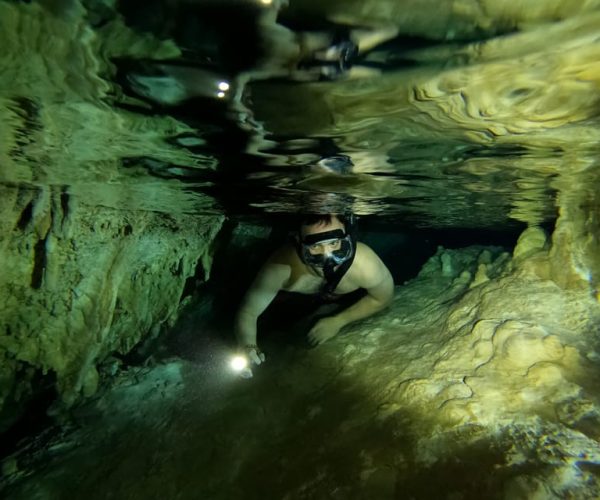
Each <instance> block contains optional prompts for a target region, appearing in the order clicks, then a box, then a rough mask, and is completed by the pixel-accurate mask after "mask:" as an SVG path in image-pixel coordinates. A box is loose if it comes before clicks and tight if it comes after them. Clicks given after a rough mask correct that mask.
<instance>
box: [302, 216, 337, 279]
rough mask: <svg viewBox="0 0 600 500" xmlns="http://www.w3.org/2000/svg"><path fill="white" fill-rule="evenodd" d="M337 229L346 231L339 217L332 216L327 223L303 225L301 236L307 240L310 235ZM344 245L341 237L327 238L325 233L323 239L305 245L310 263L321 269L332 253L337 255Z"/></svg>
mask: <svg viewBox="0 0 600 500" xmlns="http://www.w3.org/2000/svg"><path fill="white" fill-rule="evenodd" d="M336 230H340V231H341V232H342V233H344V232H345V226H344V224H343V223H342V222H341V221H340V220H339V219H338V218H337V217H332V219H331V221H330V222H327V223H317V224H312V225H310V226H303V227H302V230H301V233H300V236H301V238H302V240H305V238H306V237H308V236H318V235H319V234H322V233H328V232H330V231H336ZM342 245H343V241H342V239H341V238H337V237H334V238H327V237H326V236H325V235H324V238H323V240H319V241H317V242H315V243H313V244H311V245H305V249H306V251H307V252H308V254H309V255H306V256H305V258H306V260H308V261H309V264H312V265H311V267H315V268H316V269H319V268H321V267H322V265H323V264H324V263H325V262H326V261H328V260H329V259H330V258H331V256H332V255H335V254H336V252H339V251H340V250H342ZM317 263H318V264H317ZM319 274H321V273H319Z"/></svg>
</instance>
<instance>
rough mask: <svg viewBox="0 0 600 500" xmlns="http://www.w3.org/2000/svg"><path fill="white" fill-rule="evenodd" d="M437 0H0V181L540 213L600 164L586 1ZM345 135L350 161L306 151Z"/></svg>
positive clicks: (163, 194) (298, 202) (160, 206)
mask: <svg viewBox="0 0 600 500" xmlns="http://www.w3.org/2000/svg"><path fill="white" fill-rule="evenodd" d="M435 5H436V9H432V8H430V7H431V6H429V7H428V6H427V5H425V4H424V3H423V2H415V1H410V0H406V1H405V2H396V1H391V0H389V1H368V0H365V1H361V2H359V1H353V2H347V1H346V2H337V1H335V2H312V1H309V0H300V1H293V0H292V1H290V2H283V1H280V2H278V1H273V2H266V1H265V2H259V1H256V2H254V1H251V0H231V1H229V2H210V1H193V2H192V1H180V2H166V1H159V0H156V1H153V2H149V3H148V2H126V3H123V4H119V5H114V4H113V2H108V1H106V2H102V1H100V0H98V1H92V0H87V1H83V2H82V3H77V2H42V1H40V2H32V3H21V2H12V1H2V2H0V20H1V21H0V22H1V23H2V29H1V30H0V46H1V47H2V52H1V53H0V63H1V65H2V71H1V72H0V81H1V82H2V83H1V86H0V92H1V93H0V114H1V119H2V123H3V127H2V129H0V134H1V139H0V140H1V143H2V145H3V147H2V149H1V150H0V165H1V170H0V175H1V182H2V184H3V186H4V188H5V189H6V188H12V187H18V188H19V189H24V190H48V189H49V190H53V191H59V192H62V193H65V194H68V195H69V196H70V198H71V199H72V200H75V201H78V202H80V203H84V204H91V205H105V206H110V207H126V208H139V209H142V210H153V211H164V212H172V213H181V212H187V213H190V212H195V213H215V212H221V211H223V210H225V211H227V212H229V213H252V212H260V211H267V212H289V211H296V210H299V209H305V210H309V209H310V210H330V209H347V208H350V207H351V208H353V210H354V211H355V212H357V213H359V214H383V215H402V216H403V220H405V221H406V223H407V224H413V225H414V224H416V225H421V226H430V227H496V226H498V225H510V224H515V223H534V224H535V223H540V222H545V221H546V222H547V221H551V220H553V219H554V217H555V215H556V211H557V195H558V196H559V197H560V196H561V193H562V196H563V197H566V196H568V191H569V190H570V189H571V188H573V187H575V186H586V185H589V184H590V183H593V182H595V181H596V179H594V178H593V177H594V175H595V174H594V173H593V171H594V169H595V168H596V162H597V157H598V154H597V153H598V139H599V135H600V132H599V131H600V127H599V126H598V114H599V110H600V107H599V95H600V92H599V85H600V64H599V63H598V61H600V37H598V32H600V2H585V3H584V2H577V1H571V2H565V1H563V2H555V1H551V0H547V1H545V2H539V1H538V2H520V3H519V4H518V5H516V4H515V5H512V4H511V5H505V4H504V3H502V5H503V7H500V6H499V4H497V3H494V2H492V1H491V0H489V1H484V2H462V3H457V2H450V1H447V2H436V4H435ZM338 154H344V155H348V156H349V157H350V158H351V159H352V163H353V167H352V168H351V169H349V170H348V171H344V172H341V173H340V172H335V171H323V170H319V169H318V168H315V166H316V165H317V162H318V161H319V160H320V159H321V158H323V157H327V156H332V155H338ZM565 190H566V192H565Z"/></svg>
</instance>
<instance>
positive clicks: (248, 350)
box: [242, 344, 266, 366]
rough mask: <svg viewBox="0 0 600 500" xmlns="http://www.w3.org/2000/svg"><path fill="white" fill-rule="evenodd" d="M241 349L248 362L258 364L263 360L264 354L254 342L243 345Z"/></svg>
mask: <svg viewBox="0 0 600 500" xmlns="http://www.w3.org/2000/svg"><path fill="white" fill-rule="evenodd" d="M242 350H243V351H244V354H245V355H246V357H247V358H248V361H250V364H253V365H257V366H258V365H260V364H261V363H264V362H265V359H266V358H265V355H264V353H263V352H262V351H261V350H260V349H259V348H258V346H257V345H256V344H249V345H245V346H243V347H242Z"/></svg>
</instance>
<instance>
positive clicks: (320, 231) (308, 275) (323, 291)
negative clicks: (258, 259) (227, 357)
mask: <svg viewBox="0 0 600 500" xmlns="http://www.w3.org/2000/svg"><path fill="white" fill-rule="evenodd" d="M353 225H354V223H353V217H352V216H350V217H344V216H341V215H340V216H337V215H329V214H327V215H307V216H305V217H304V218H303V219H302V220H301V222H300V225H299V228H298V231H297V234H296V235H295V237H294V239H293V241H290V242H288V243H286V244H285V245H283V246H282V247H280V248H279V249H278V250H276V251H275V252H274V253H273V254H272V255H271V256H270V257H269V258H268V259H267V261H266V263H265V264H264V265H263V266H262V267H261V269H260V270H259V272H258V274H257V276H256V278H255V279H254V281H253V283H252V285H251V286H250V288H249V290H248V291H247V292H246V294H245V296H244V298H243V300H242V302H241V305H240V307H239V309H238V311H237V314H236V318H235V333H236V338H237V341H238V344H239V347H240V349H241V350H243V351H244V352H245V354H246V356H247V357H248V358H249V360H250V361H251V362H252V363H254V364H257V365H259V364H261V363H262V362H263V361H264V360H265V356H264V354H263V353H262V352H261V350H260V349H259V347H258V343H257V321H258V318H259V316H260V315H261V314H262V313H263V312H264V311H265V309H267V307H268V306H269V305H270V304H271V303H272V302H273V301H274V299H275V297H276V296H277V295H278V294H279V293H280V292H295V293H299V294H304V295H318V297H319V298H320V299H322V301H323V303H326V302H331V301H335V300H336V299H338V298H340V297H341V296H343V295H347V294H350V293H352V292H355V291H357V290H359V289H362V290H364V294H363V296H362V297H361V298H360V299H359V300H358V301H356V302H355V303H353V304H352V305H350V306H349V307H347V308H345V309H343V310H342V311H340V312H337V313H336V314H334V315H332V316H328V317H325V318H321V319H320V320H318V321H317V322H316V324H315V325H314V326H313V327H312V328H311V329H310V331H309V332H308V340H309V342H310V344H311V345H318V344H320V343H322V342H325V341H326V340H328V339H330V338H332V337H334V336H335V335H336V334H337V333H338V332H339V331H340V330H341V329H342V328H343V327H344V326H345V325H347V324H349V323H352V322H354V321H357V320H360V319H363V318H366V317H368V316H371V315H373V314H375V313H376V312H378V311H381V310H382V309H384V308H385V307H386V306H388V305H389V303H390V302H391V300H392V297H393V293H394V281H393V279H392V275H391V274H390V271H389V270H388V268H387V267H386V266H385V264H384V263H383V262H382V261H381V259H380V258H379V257H378V256H377V254H376V253H375V252H374V251H373V250H371V248H369V247H368V246H367V245H365V244H363V243H360V242H357V241H356V240H355V237H354V234H353ZM276 306H277V304H276V303H273V306H272V307H276Z"/></svg>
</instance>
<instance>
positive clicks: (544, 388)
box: [6, 239, 600, 499]
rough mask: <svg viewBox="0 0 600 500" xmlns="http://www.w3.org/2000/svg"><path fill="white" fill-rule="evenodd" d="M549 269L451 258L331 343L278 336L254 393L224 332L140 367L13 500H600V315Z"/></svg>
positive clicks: (441, 253) (492, 250)
mask: <svg viewBox="0 0 600 500" xmlns="http://www.w3.org/2000/svg"><path fill="white" fill-rule="evenodd" d="M520 245H521V246H520V247H519V246H517V248H516V249H515V252H514V255H517V256H518V254H519V253H520V252H521V251H523V250H524V249H525V248H526V245H527V243H525V241H524V240H523V239H522V240H521V242H520ZM537 255H538V257H539V258H542V257H543V251H542V253H540V252H538V253H537ZM537 265H538V267H537V268H535V267H534V266H532V265H531V264H526V263H524V262H521V263H519V260H518V257H513V256H511V255H510V254H509V253H507V252H505V251H503V250H502V248H500V247H482V246H473V247H467V248H464V249H457V250H444V249H442V248H440V249H439V250H438V252H437V253H436V254H435V255H434V256H433V257H431V259H430V260H429V261H428V262H427V263H426V265H425V266H424V267H423V269H422V270H421V272H420V273H419V275H418V276H417V277H416V278H414V279H412V280H411V281H409V282H407V283H406V284H405V285H403V286H399V287H397V289H396V293H395V297H394V301H393V305H392V306H391V307H390V309H389V310H388V311H386V312H383V313H380V314H379V315H377V316H374V317H372V318H370V319H368V320H364V321H362V322H360V323H357V324H355V325H353V326H350V327H348V328H347V329H346V330H345V331H344V332H343V334H341V335H339V336H337V337H336V338H334V339H332V340H331V341H330V342H328V343H326V344H323V345H321V346H319V347H318V348H316V349H307V348H306V347H303V346H299V345H298V344H297V343H293V342H292V343H286V342H285V341H283V342H282V341H281V339H277V338H276V337H274V336H273V335H272V336H270V337H269V338H270V339H271V340H270V342H269V343H268V344H267V345H266V346H265V348H264V349H265V352H266V353H267V356H268V361H267V362H266V363H265V364H264V365H262V366H261V367H260V369H257V370H256V371H255V376H254V377H253V378H252V379H248V380H245V379H240V378H239V377H238V376H236V375H235V374H234V373H233V372H231V371H230V370H229V367H228V358H229V356H230V354H231V349H230V346H228V345H227V344H226V343H225V342H224V341H223V340H222V339H220V340H219V334H218V332H212V334H210V333H208V334H207V337H208V338H211V337H212V338H213V341H212V342H209V343H205V344H204V345H203V346H202V349H200V350H198V352H197V353H189V352H188V356H187V357H188V359H182V358H177V357H172V356H171V357H164V358H163V359H157V360H155V361H154V362H151V363H149V364H148V366H145V367H144V366H131V367H129V368H128V369H127V370H124V371H122V372H120V373H119V374H118V375H117V378H116V379H115V380H114V381H113V383H112V384H111V385H110V386H108V387H106V388H105V389H101V390H100V391H99V393H98V395H97V396H96V397H94V398H93V399H92V400H91V401H89V402H88V403H86V404H83V405H81V406H80V407H78V408H77V409H76V410H75V412H74V419H73V420H72V422H71V424H70V425H69V426H68V428H66V429H63V431H61V433H60V434H59V435H55V436H53V437H51V438H50V439H49V441H48V442H47V443H44V446H43V447H40V448H39V449H38V450H36V452H35V453H33V454H30V455H29V456H27V455H23V456H20V457H19V456H18V457H17V458H16V459H15V460H17V461H18V462H19V472H18V473H17V474H16V475H15V476H14V477H13V480H12V481H11V484H10V485H9V486H8V487H7V489H6V493H7V495H8V497H9V498H14V499H31V498H36V499H38V498H39V499H42V498H69V497H72V494H73V493H74V492H76V494H77V496H78V497H82V498H83V497H85V498H90V499H101V498H102V499H106V498H119V499H138V498H139V499H141V498H173V499H176V498H211V499H213V498H214V499H221V498H222V499H230V498H244V499H246V498H248V499H252V498H257V499H258V498H340V499H345V498H356V499H369V498H398V499H402V498H455V497H456V498H465V499H471V498H472V499H475V498H484V497H485V498H506V499H508V498H511V499H513V498H534V497H536V498H538V497H539V498H555V497H556V498H564V497H576V498H594V497H596V496H598V495H599V494H600V483H599V481H598V477H597V475H596V467H597V466H598V464H599V463H600V447H599V446H598V441H597V439H598V437H599V436H600V414H599V411H600V407H599V406H598V394H597V383H598V377H599V376H600V373H599V371H598V369H599V365H598V362H599V359H600V356H599V355H598V354H597V353H596V352H595V351H591V350H590V345H589V338H590V337H592V336H595V335H597V334H598V333H599V332H598V331H597V330H596V331H591V329H592V328H594V325H596V326H597V325H598V319H599V318H598V309H597V304H596V302H595V300H594V299H593V298H592V297H591V296H590V295H589V294H586V293H584V292H578V293H576V292H572V291H571V292H567V291H562V290H560V289H559V288H558V287H557V286H556V285H555V284H554V283H553V282H552V281H549V280H547V279H542V278H540V277H539V276H538V275H536V272H539V269H540V267H539V266H541V264H540V263H539V262H538V264H537ZM536 270H537V271H536ZM207 312H208V313H209V316H210V311H207V310H206V309H205V310H204V311H202V308H199V309H198V308H197V309H195V310H192V311H188V313H187V314H186V315H185V316H184V317H182V319H181V321H180V322H179V326H178V327H177V328H179V329H180V330H185V329H186V328H188V329H189V328H196V330H197V325H198V324H202V321H203V320H202V315H206V314H207ZM204 324H207V322H206V321H205V323H204ZM192 325H195V327H194V326H192ZM206 333H207V332H206ZM277 333H279V334H281V335H293V332H291V331H290V330H289V328H288V326H287V325H285V326H284V327H283V329H282V331H280V332H277ZM592 338H593V337H592ZM165 352H168V350H167V351H163V356H164V355H165V354H164V353H165Z"/></svg>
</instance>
